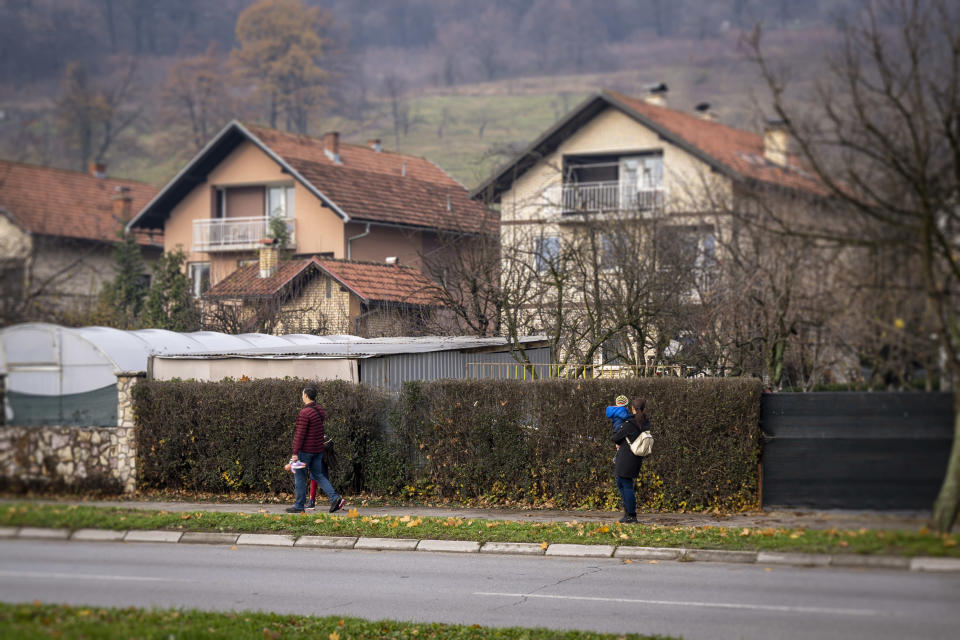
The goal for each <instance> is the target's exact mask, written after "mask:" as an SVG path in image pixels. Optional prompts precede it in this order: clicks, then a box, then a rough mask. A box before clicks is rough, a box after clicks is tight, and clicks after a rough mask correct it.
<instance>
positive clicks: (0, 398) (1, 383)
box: [0, 373, 7, 427]
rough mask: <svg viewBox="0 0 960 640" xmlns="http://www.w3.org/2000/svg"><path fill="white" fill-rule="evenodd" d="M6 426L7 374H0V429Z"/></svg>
mask: <svg viewBox="0 0 960 640" xmlns="http://www.w3.org/2000/svg"><path fill="white" fill-rule="evenodd" d="M6 424H7V374H5V373H0V427H2V426H4V425H6Z"/></svg>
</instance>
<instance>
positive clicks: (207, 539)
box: [180, 531, 240, 544]
mask: <svg viewBox="0 0 960 640" xmlns="http://www.w3.org/2000/svg"><path fill="white" fill-rule="evenodd" d="M239 537H240V534H239V533H213V532H199V531H198V532H194V531H187V532H186V533H184V534H183V536H181V538H180V542H181V543H187V544H236V543H237V538H239Z"/></svg>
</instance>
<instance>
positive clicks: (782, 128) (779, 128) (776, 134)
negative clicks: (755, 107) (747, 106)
mask: <svg viewBox="0 0 960 640" xmlns="http://www.w3.org/2000/svg"><path fill="white" fill-rule="evenodd" d="M789 143H790V138H789V134H788V133H787V123H786V122H784V121H783V120H767V125H766V127H764V129H763V157H764V159H765V160H766V161H767V162H770V163H771V164H775V165H777V166H780V167H785V166H787V154H788V152H789V148H788V147H789Z"/></svg>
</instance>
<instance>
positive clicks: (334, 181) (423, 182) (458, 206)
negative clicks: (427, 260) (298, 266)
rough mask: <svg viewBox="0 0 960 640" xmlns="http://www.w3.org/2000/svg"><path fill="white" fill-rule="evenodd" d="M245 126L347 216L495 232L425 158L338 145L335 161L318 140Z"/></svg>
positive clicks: (487, 216) (487, 214) (488, 214)
mask: <svg viewBox="0 0 960 640" xmlns="http://www.w3.org/2000/svg"><path fill="white" fill-rule="evenodd" d="M244 128H246V129H247V130H248V131H249V132H250V133H251V134H253V135H254V136H256V137H257V139H259V140H260V141H261V142H262V143H263V144H264V145H266V146H267V147H268V148H269V149H271V150H272V151H273V152H274V153H276V154H277V155H278V156H280V157H281V158H283V160H285V161H286V162H287V163H288V164H289V165H290V166H291V167H293V169H295V170H296V171H297V172H298V173H300V175H302V176H303V177H304V178H305V179H306V180H307V181H308V182H310V184H312V185H313V186H314V187H316V188H317V189H318V190H319V191H320V192H322V193H323V194H324V195H326V196H327V197H329V198H330V200H332V201H333V203H334V204H336V205H337V206H338V207H340V208H341V209H342V210H343V211H344V212H346V214H347V215H348V216H350V218H352V219H355V220H361V221H367V220H369V221H372V222H388V223H393V224H405V225H416V226H426V227H434V228H439V229H447V230H453V231H463V232H468V233H476V232H483V231H485V232H487V233H490V232H494V231H495V226H494V225H495V224H496V220H497V218H496V214H494V213H493V212H492V211H490V210H488V209H487V208H486V207H484V206H482V205H481V204H480V203H478V202H476V201H474V200H471V199H470V198H469V194H468V192H467V190H466V189H465V188H464V187H463V185H461V184H460V183H459V182H457V181H456V180H454V179H453V178H452V177H451V176H450V175H449V174H447V173H446V172H445V171H443V170H442V169H441V168H440V167H438V166H437V165H435V164H433V163H432V162H430V161H429V160H427V159H425V158H419V157H416V156H409V155H405V154H401V153H393V152H390V151H375V150H373V149H371V148H369V147H365V146H359V145H352V144H345V143H340V144H339V154H340V162H339V163H337V162H334V160H333V159H332V158H330V157H329V156H328V155H327V154H326V153H325V152H324V146H323V140H322V139H320V138H310V137H307V136H303V135H297V134H292V133H284V132H281V131H275V130H273V129H267V128H264V127H258V126H252V125H244ZM448 202H449V208H448V204H447V203H448Z"/></svg>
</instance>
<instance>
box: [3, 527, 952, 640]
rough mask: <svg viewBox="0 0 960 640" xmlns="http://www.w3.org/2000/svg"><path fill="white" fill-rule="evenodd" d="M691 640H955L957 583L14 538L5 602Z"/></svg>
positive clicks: (908, 577) (683, 566) (713, 567)
mask: <svg viewBox="0 0 960 640" xmlns="http://www.w3.org/2000/svg"><path fill="white" fill-rule="evenodd" d="M35 599H36V600H41V601H44V602H54V603H61V602H62V603H69V604H85V605H94V606H130V605H134V606H159V607H168V606H177V607H186V608H199V609H211V610H212V609H217V610H244V609H247V610H257V609H260V610H268V611H276V612H289V613H300V614H313V615H349V616H359V617H364V618H369V619H381V618H392V619H399V620H413V621H432V622H454V623H465V624H482V625H493V626H523V627H537V626H540V627H548V628H554V629H583V630H595V631H603V632H628V631H634V632H645V633H661V634H672V635H681V636H683V637H685V638H691V639H696V638H711V639H712V638H765V639H777V638H865V639H866V638H869V639H870V640H879V639H882V638H897V639H900V638H907V637H914V638H951V639H952V638H956V637H957V629H958V628H960V607H957V602H958V601H960V576H956V575H954V574H942V575H937V574H918V573H915V572H906V571H884V570H837V569H825V568H806V569H804V568H787V567H776V568H772V567H764V566H762V565H736V564H719V563H695V562H694V563H679V562H661V563H656V564H652V563H648V562H633V563H629V564H627V563H624V561H622V560H619V559H612V558H610V559H580V558H576V559H574V558H558V557H524V556H506V555H487V554H445V553H425V552H365V551H352V550H351V551H334V550H322V549H294V548H283V549H278V548H266V547H239V548H236V549H231V548H230V547H228V546H205V545H182V544H181V545H172V544H136V543H129V544H124V543H81V542H53V541H30V540H9V541H2V542H0V600H2V601H5V602H30V601H32V600H35Z"/></svg>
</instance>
